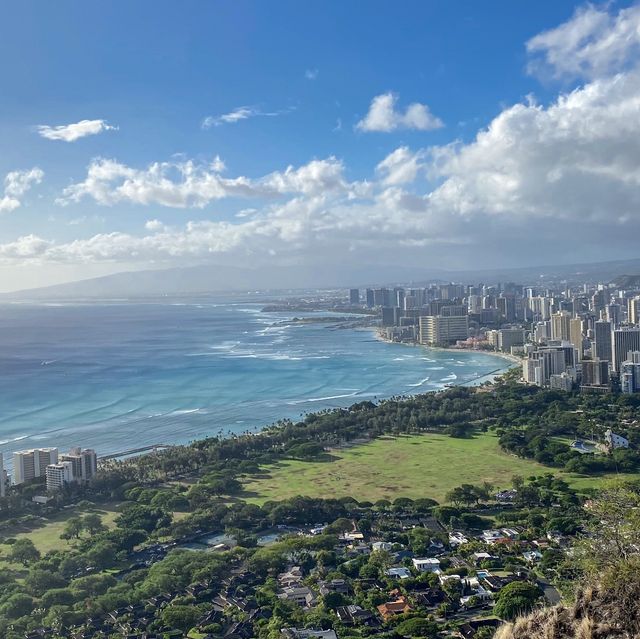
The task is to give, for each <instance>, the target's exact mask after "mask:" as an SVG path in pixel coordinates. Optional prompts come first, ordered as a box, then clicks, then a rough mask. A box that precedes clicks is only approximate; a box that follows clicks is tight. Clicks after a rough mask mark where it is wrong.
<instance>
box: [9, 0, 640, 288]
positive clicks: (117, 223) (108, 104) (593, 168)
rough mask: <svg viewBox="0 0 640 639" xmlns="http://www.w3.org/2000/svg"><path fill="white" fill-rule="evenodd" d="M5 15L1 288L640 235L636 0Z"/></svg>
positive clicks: (201, 6) (409, 258)
mask: <svg viewBox="0 0 640 639" xmlns="http://www.w3.org/2000/svg"><path fill="white" fill-rule="evenodd" d="M5 13H6V16H7V18H8V19H6V20H5V21H4V23H3V26H2V27H0V28H1V29H2V32H1V33H2V39H1V41H2V45H0V46H1V47H2V51H3V52H4V55H3V56H1V59H0V77H2V78H3V80H4V84H5V85H6V86H7V87H10V90H9V91H8V92H7V97H6V99H5V100H4V101H3V104H2V105H1V106H0V139H1V140H2V145H3V157H2V158H1V159H0V180H2V181H3V189H0V211H1V212H2V216H1V217H0V222H1V223H2V225H1V226H0V290H2V291H7V290H16V289H21V288H29V287H35V286H46V285H50V284H55V283H58V282H63V281H72V280H78V279H84V278H87V277H91V276H100V275H105V274H110V273H116V272H121V271H127V270H139V269H149V268H168V267H174V266H189V265H195V264H213V265H218V264H220V265H223V266H229V267H239V266H242V267H244V266H247V265H250V266H251V267H253V268H256V269H260V270H261V271H264V272H269V270H273V272H274V273H277V272H278V269H286V268H289V269H294V270H295V269H298V268H303V269H304V268H306V269H309V270H313V269H314V268H315V267H317V266H318V265H322V264H324V263H326V262H327V261H330V262H332V263H334V264H336V265H339V267H340V269H341V270H342V272H343V273H344V274H345V278H346V279H348V278H349V276H350V274H353V273H355V272H357V269H359V268H363V267H366V266H367V265H371V266H372V267H373V266H375V265H378V264H380V263H393V264H397V265H399V266H402V267H404V268H407V269H411V268H436V267H437V268H445V269H460V268H473V267H474V266H476V265H477V263H478V261H480V262H481V263H482V265H483V267H486V268H498V267H514V266H517V265H522V264H523V263H524V264H544V263H557V264H570V263H580V262H584V261H587V260H586V258H587V257H588V258H590V259H594V260H600V261H605V260H613V259H626V258H631V257H634V256H635V254H636V246H635V244H636V242H635V238H636V237H637V235H638V233H639V232H640V218H639V217H638V214H637V211H638V210H639V209H638V202H637V193H636V192H637V181H638V178H637V170H636V166H637V164H638V160H639V159H640V147H639V146H638V144H637V142H636V139H637V137H638V136H637V133H638V132H639V131H637V127H638V126H640V125H638V122H640V118H638V115H639V111H640V100H639V99H638V98H639V97H640V75H639V73H640V72H639V70H638V62H639V60H640V57H639V52H640V40H639V39H638V36H637V33H638V25H640V7H638V6H637V4H635V3H629V2H616V3H609V4H607V5H602V6H595V5H590V4H584V3H577V2H570V3H566V4H565V5H563V6H561V7H559V6H558V5H557V3H551V2H543V3H538V4H537V5H536V6H535V7H533V6H530V7H524V6H519V7H515V6H511V7H501V8H500V11H497V10H494V11H491V10H487V9H486V7H481V6H478V5H477V4H476V3H470V2H461V3H456V5H455V6H450V5H449V6H447V7H443V6H435V5H425V4H424V3H409V4H407V5H406V7H405V8H404V11H403V12H398V11H397V10H394V9H393V8H391V7H390V6H389V5H387V4H385V3H373V4H371V5H370V6H369V10H368V11H367V12H362V11H360V8H358V7H356V6H355V5H351V6H349V5H347V6H340V7H338V5H335V4H329V5H323V6H322V7H319V8H312V7H310V6H305V7H302V6H299V5H296V4H295V3H290V2H282V3H278V4H277V5H270V7H269V9H268V10H267V9H266V7H265V6H263V5H260V4H259V3H254V2H241V3H234V4H233V5H231V4H224V3H219V4H216V5H212V4H210V3H196V4H194V5H193V6H192V7H191V8H190V12H189V13H186V12H185V11H184V10H181V8H178V7H177V6H175V5H173V4H171V3H165V2H160V3H157V2H156V3H153V4H151V3H145V2H143V3H139V4H138V5H137V6H136V7H134V8H129V7H127V11H126V13H125V11H124V6H123V5H121V4H118V3H116V4H114V5H111V6H110V7H109V8H106V9H105V8H101V10H100V12H99V13H98V10H97V9H96V8H92V7H89V6H87V7H82V8H78V7H77V5H72V4H71V3H69V2H61V3H56V6H55V7H53V6H48V5H45V4H38V5H18V4H15V3H14V4H12V5H11V6H10V7H9V8H7V9H6V11H5ZM568 237H570V238H571V242H569V241H567V238H568ZM532 238H535V240H536V241H535V242H531V241H530V240H531V239H532ZM346 283H347V282H345V284H346ZM276 285H277V282H276Z"/></svg>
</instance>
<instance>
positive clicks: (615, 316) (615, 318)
mask: <svg viewBox="0 0 640 639" xmlns="http://www.w3.org/2000/svg"><path fill="white" fill-rule="evenodd" d="M605 315H606V317H607V321H608V322H611V326H613V328H618V327H619V326H620V304H607V306H606V307H605Z"/></svg>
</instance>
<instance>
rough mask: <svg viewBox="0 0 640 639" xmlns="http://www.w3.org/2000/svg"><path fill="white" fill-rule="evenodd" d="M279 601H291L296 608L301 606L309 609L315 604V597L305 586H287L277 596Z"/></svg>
mask: <svg viewBox="0 0 640 639" xmlns="http://www.w3.org/2000/svg"><path fill="white" fill-rule="evenodd" d="M278 597H279V598H280V599H285V600H286V601H292V602H293V603H295V604H298V606H303V607H305V608H311V606H313V604H314V603H315V600H316V598H315V595H314V594H313V591H312V590H311V589H310V588H308V587H307V586H301V585H298V586H287V587H286V588H283V589H282V592H281V593H280V594H279V595H278Z"/></svg>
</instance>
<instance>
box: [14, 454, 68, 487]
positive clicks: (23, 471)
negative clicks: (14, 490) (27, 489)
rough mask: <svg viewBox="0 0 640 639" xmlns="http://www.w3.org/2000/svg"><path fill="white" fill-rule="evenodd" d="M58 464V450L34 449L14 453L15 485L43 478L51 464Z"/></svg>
mask: <svg viewBox="0 0 640 639" xmlns="http://www.w3.org/2000/svg"><path fill="white" fill-rule="evenodd" d="M57 463H58V449H57V448H33V449H31V450H20V451H18V452H15V453H13V483H14V484H22V483H23V482H25V481H29V480H31V479H35V478H36V477H42V476H43V475H44V474H45V469H46V467H47V466H48V465H49V464H57Z"/></svg>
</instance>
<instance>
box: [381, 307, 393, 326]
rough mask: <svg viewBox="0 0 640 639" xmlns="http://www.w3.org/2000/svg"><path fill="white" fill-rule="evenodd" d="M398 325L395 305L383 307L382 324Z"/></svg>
mask: <svg viewBox="0 0 640 639" xmlns="http://www.w3.org/2000/svg"><path fill="white" fill-rule="evenodd" d="M395 325H396V310H395V308H394V307H393V306H383V307H382V326H395Z"/></svg>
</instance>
